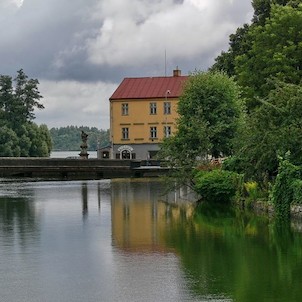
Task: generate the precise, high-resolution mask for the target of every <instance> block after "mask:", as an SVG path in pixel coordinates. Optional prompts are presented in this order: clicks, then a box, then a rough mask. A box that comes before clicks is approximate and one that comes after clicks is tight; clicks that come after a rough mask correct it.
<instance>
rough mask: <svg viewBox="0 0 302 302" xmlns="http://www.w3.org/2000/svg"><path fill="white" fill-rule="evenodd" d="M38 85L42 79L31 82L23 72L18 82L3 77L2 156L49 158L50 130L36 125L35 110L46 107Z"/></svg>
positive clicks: (0, 107)
mask: <svg viewBox="0 0 302 302" xmlns="http://www.w3.org/2000/svg"><path fill="white" fill-rule="evenodd" d="M14 83H15V86H14V85H13V84H14ZM38 84H39V82H38V80H35V79H28V76H27V75H26V74H25V73H24V71H23V70H22V69H21V70H19V71H18V72H17V76H16V78H15V79H14V80H13V79H12V77H10V76H7V75H0V126H1V130H2V132H1V144H2V147H1V148H0V156H49V154H50V150H51V139H50V135H49V132H48V129H47V127H46V125H42V126H40V127H39V126H37V125H36V124H34V123H33V120H34V118H35V115H34V110H35V108H38V109H43V108H44V106H43V105H42V104H41V103H40V102H39V100H40V99H41V98H42V96H41V95H40V92H39V90H38Z"/></svg>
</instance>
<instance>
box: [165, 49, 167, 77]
mask: <svg viewBox="0 0 302 302" xmlns="http://www.w3.org/2000/svg"><path fill="white" fill-rule="evenodd" d="M166 76H167V50H166V48H165V77H166Z"/></svg>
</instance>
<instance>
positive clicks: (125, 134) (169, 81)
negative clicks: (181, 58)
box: [110, 69, 188, 160]
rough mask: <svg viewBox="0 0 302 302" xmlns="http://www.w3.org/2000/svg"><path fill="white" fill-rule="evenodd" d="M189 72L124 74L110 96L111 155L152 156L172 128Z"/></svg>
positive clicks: (119, 156) (122, 156) (118, 157)
mask: <svg viewBox="0 0 302 302" xmlns="http://www.w3.org/2000/svg"><path fill="white" fill-rule="evenodd" d="M187 78H188V76H181V71H180V70H178V69H176V70H174V71H173V76H170V77H149V78H148V77H144V78H125V79H124V80H123V81H122V83H121V84H120V85H119V86H118V88H117V89H116V91H115V92H114V93H113V95H112V96H111V97H110V135H111V142H112V149H111V158H116V159H142V160H144V159H152V158H154V157H155V155H156V153H157V152H158V150H159V143H160V142H161V141H162V139H163V138H164V137H168V136H170V135H171V134H172V133H173V132H174V131H175V120H176V118H177V102H178V98H179V96H180V94H181V93H182V89H183V85H184V82H185V81H186V80H187Z"/></svg>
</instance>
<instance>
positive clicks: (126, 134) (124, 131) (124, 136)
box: [122, 128, 129, 139]
mask: <svg viewBox="0 0 302 302" xmlns="http://www.w3.org/2000/svg"><path fill="white" fill-rule="evenodd" d="M122 139H129V128H122Z"/></svg>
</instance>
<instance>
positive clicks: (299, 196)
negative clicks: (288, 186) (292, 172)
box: [292, 179, 302, 204]
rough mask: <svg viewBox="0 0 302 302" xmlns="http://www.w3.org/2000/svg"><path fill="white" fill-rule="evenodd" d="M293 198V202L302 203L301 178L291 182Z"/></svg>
mask: <svg viewBox="0 0 302 302" xmlns="http://www.w3.org/2000/svg"><path fill="white" fill-rule="evenodd" d="M292 189H293V200H292V203H294V204H302V180H301V179H296V180H294V181H293V183H292Z"/></svg>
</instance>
